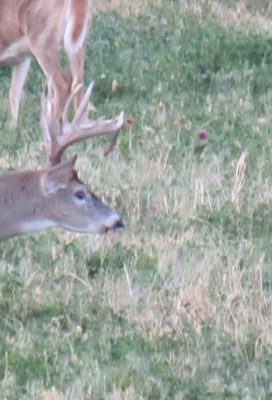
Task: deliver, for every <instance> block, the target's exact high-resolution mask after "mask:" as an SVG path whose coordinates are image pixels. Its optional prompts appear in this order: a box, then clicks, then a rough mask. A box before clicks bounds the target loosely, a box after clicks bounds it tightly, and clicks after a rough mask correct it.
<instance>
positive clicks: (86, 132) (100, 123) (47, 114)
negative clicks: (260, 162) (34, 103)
mask: <svg viewBox="0 0 272 400" xmlns="http://www.w3.org/2000/svg"><path fill="white" fill-rule="evenodd" d="M93 86H94V82H91V84H90V85H89V87H88V88H87V90H86V93H85V94H84V96H83V98H82V100H81V103H80V105H79V107H78V109H77V111H76V113H75V116H74V118H73V120H72V121H71V122H70V121H69V120H68V110H69V107H70V106H71V103H72V101H73V100H74V97H75V95H76V94H77V92H78V91H79V90H80V89H81V85H78V86H77V87H76V88H75V89H74V90H73V92H72V93H71V94H70V96H69V98H68V99H67V102H66V105H65V108H64V112H63V118H62V122H59V121H54V120H53V112H52V101H51V100H52V92H51V83H50V80H49V82H48V84H47V87H46V88H45V90H44V94H43V98H42V117H41V120H42V127H43V132H44V139H45V147H46V153H47V156H48V159H49V162H50V164H51V165H55V164H58V163H59V162H60V161H61V158H62V155H63V153H64V151H65V150H66V149H67V148H68V147H69V146H71V145H72V144H74V143H77V142H80V141H83V140H85V139H88V138H90V137H95V136H102V135H106V134H110V133H111V134H113V139H112V141H111V143H110V145H109V146H108V148H107V149H106V151H105V152H104V155H107V154H109V152H110V151H111V150H112V149H113V147H114V144H115V143H116V139H117V136H118V134H119V131H120V129H121V127H122V125H123V123H124V113H123V112H121V113H120V115H119V116H118V117H116V118H113V119H109V120H104V119H101V118H100V119H97V120H89V119H87V118H86V115H87V112H86V110H87V106H88V102H89V98H90V95H91V93H92V90H93ZM58 123H60V124H62V125H61V126H60V127H59V126H58Z"/></svg>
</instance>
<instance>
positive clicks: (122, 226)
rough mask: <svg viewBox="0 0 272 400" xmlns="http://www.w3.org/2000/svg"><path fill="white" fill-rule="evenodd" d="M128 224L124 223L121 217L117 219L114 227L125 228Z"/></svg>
mask: <svg viewBox="0 0 272 400" xmlns="http://www.w3.org/2000/svg"><path fill="white" fill-rule="evenodd" d="M125 226H126V225H125V223H124V221H123V220H122V219H121V218H120V219H118V220H117V221H116V223H115V225H114V227H113V228H114V229H120V228H124V227H125Z"/></svg>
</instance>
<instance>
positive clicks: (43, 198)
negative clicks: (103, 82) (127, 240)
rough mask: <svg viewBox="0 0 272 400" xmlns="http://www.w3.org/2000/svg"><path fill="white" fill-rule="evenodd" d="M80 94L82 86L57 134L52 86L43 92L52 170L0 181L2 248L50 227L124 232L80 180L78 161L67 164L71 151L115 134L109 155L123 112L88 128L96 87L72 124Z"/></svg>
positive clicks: (0, 177)
mask: <svg viewBox="0 0 272 400" xmlns="http://www.w3.org/2000/svg"><path fill="white" fill-rule="evenodd" d="M81 89H82V88H81V86H78V87H77V88H75V89H74V90H73V91H72V92H71V94H70V95H69V97H68V99H67V101H66V103H65V107H64V111H63V114H62V123H61V132H59V130H58V129H57V128H56V126H57V124H56V121H55V115H54V105H53V95H52V91H53V90H52V83H51V81H49V82H48V83H47V85H46V86H45V89H44V92H43V95H42V100H41V129H42V133H43V140H44V148H45V153H46V158H47V163H48V165H47V166H46V167H45V168H43V169H40V170H31V171H22V172H16V173H7V174H4V175H0V210H1V213H0V242H2V241H4V240H6V239H9V238H13V237H15V236H19V235H23V234H28V233H35V232H39V231H42V230H45V229H48V228H52V227H61V228H64V229H67V230H70V231H75V232H79V233H80V232H81V233H94V234H102V233H107V232H108V231H115V230H117V229H119V228H123V227H124V222H123V220H122V219H121V217H120V216H119V215H118V214H117V213H116V212H115V211H114V210H112V209H111V208H110V207H108V206H107V205H105V204H104V203H103V202H102V201H101V200H100V199H99V198H98V197H97V196H96V195H95V194H94V193H93V192H92V191H91V189H90V187H89V186H88V185H86V184H85V183H83V182H82V181H81V180H80V179H79V178H78V173H77V171H76V170H75V162H76V158H77V156H76V155H75V156H73V157H71V158H68V159H67V160H66V159H65V154H64V152H65V150H66V149H67V148H68V147H69V146H71V145H73V144H75V143H77V142H79V141H82V140H86V139H88V138H90V137H95V136H101V135H105V134H112V136H113V138H112V141H111V142H110V144H109V146H108V148H107V149H106V151H105V154H108V153H109V152H110V151H111V150H112V149H113V146H114V144H115V143H116V139H117V136H118V134H119V131H120V129H121V127H122V125H123V123H124V113H123V112H122V113H121V114H120V115H119V116H118V117H115V118H112V119H109V120H106V119H102V118H99V119H96V120H92V121H91V120H88V122H87V123H86V120H85V115H86V112H87V111H86V110H87V107H88V102H89V97H90V95H91V93H92V90H93V82H92V83H91V84H90V85H89V87H88V88H87V90H86V92H85V94H84V95H83V98H82V100H81V102H80V104H79V107H78V109H77V111H76V112H75V115H74V117H73V118H72V120H71V118H69V117H68V110H69V108H70V105H71V103H72V102H73V101H74V97H75V96H76V95H77V94H78V91H80V90H81Z"/></svg>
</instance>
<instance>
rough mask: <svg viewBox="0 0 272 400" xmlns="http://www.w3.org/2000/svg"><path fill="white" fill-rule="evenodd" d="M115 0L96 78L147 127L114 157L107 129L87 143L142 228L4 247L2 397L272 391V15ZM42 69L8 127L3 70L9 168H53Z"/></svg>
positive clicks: (82, 164)
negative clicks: (268, 25) (43, 117)
mask: <svg viewBox="0 0 272 400" xmlns="http://www.w3.org/2000/svg"><path fill="white" fill-rule="evenodd" d="M100 3H101V2H100ZM102 3H103V2H102ZM112 3H113V4H111V5H110V6H111V9H113V10H115V11H107V12H103V13H97V14H96V16H95V18H94V21H93V25H92V29H91V35H90V40H89V42H88V47H87V62H86V73H85V82H86V85H87V83H89V82H90V81H91V80H92V79H95V82H96V84H95V87H94V93H93V98H92V103H93V104H94V105H95V106H96V108H97V110H98V111H97V115H99V116H100V115H106V116H112V115H115V114H117V113H119V112H120V110H124V111H125V113H126V114H127V115H128V116H131V118H132V119H133V123H132V124H130V125H127V126H126V127H125V128H124V130H123V132H122V134H121V135H120V140H119V143H118V146H117V148H116V150H115V152H114V153H112V154H111V155H110V156H109V157H108V158H105V159H104V158H103V157H102V154H103V148H104V147H105V141H106V139H95V140H93V142H88V143H83V144H80V145H77V146H76V149H73V150H74V151H76V152H77V154H78V164H77V166H78V171H79V173H80V176H81V177H82V178H83V180H85V181H87V182H88V181H89V182H90V184H91V185H92V187H93V189H94V191H95V192H96V193H97V194H98V195H100V196H102V197H103V199H104V200H105V201H106V202H107V203H108V204H110V205H111V206H112V207H114V208H115V209H116V210H118V212H120V214H122V215H123V216H124V219H125V220H126V223H127V227H126V229H125V230H124V231H123V232H122V233H121V234H116V235H115V234H112V235H109V236H103V237H96V236H88V235H80V234H72V233H69V232H65V231H62V230H49V231H46V232H43V233H41V234H36V235H29V236H25V237H19V238H14V239H12V240H8V241H6V242H3V243H2V244H1V246H0V264H1V268H0V393H1V395H0V397H1V399H8V400H11V399H12V400H13V399H14V400H16V399H20V400H21V399H22V400H25V399H42V400H49V399H53V400H62V399H78V400H80V399H94V400H104V399H105V400H119V399H120V400H121V399H124V400H134V399H135V400H139V399H148V400H158V399H165V400H166V399H167V400H181V399H186V400H194V399H196V400H201V399H252V400H255V399H260V400H263V399H265V400H266V399H270V398H271V395H272V386H271V376H272V333H271V332H272V322H271V321H272V272H271V266H272V239H271V234H272V214H271V199H272V194H271V193H272V192H271V183H272V178H271V167H272V161H271V160H272V157H271V156H272V134H271V110H272V38H271V32H269V31H267V29H263V30H262V28H261V27H260V23H259V20H260V18H263V19H262V21H268V17H269V15H270V14H269V13H271V7H270V5H269V2H266V1H265V0H263V1H260V2H258V7H257V6H256V2H253V1H250V0H248V1H247V2H246V5H247V8H246V7H244V8H243V9H242V12H241V14H240V19H238V20H237V19H236V20H235V18H234V19H233V18H230V15H231V16H232V17H233V16H234V15H236V13H238V11H237V7H236V4H234V2H232V1H229V2H223V1H218V2H216V1H213V2H205V1H193V2H190V1H188V2H181V4H180V2H178V1H161V2H159V1H158V2H157V4H156V2H155V1H153V2H152V1H142V2H140V1H139V8H138V10H137V9H136V8H137V7H136V6H135V4H134V5H133V7H134V8H131V10H130V8H129V6H128V12H127V9H125V10H124V9H123V11H126V12H123V14H122V13H121V14H119V12H118V11H120V7H121V5H120V4H122V2H120V1H119V2H118V1H117V0H116V4H114V2H112ZM134 3H135V2H134ZM127 4H130V2H127ZM104 5H105V7H107V3H106V2H104ZM131 5H132V3H131ZM140 5H141V7H140ZM100 6H101V7H102V5H101V4H100ZM219 6H220V7H221V8H220V9H219V8H218V7H219ZM227 6H228V7H230V8H227ZM231 7H233V8H231ZM129 10H130V12H129ZM218 10H220V13H221V14H219V11H218ZM223 11H224V13H223ZM227 16H228V18H229V19H228V20H227ZM249 17H250V19H249ZM248 21H250V23H249V22H248ZM43 79H44V78H43V76H42V74H41V72H40V71H39V69H38V68H37V66H36V65H34V67H33V68H32V70H31V77H30V79H29V82H28V85H27V89H26V91H25V95H24V101H23V105H22V109H21V113H20V119H19V125H18V128H17V129H10V127H9V108H8V88H9V82H10V69H8V68H2V69H0V93H1V97H2V100H1V104H0V110H1V118H0V130H1V157H0V168H1V170H2V172H6V171H11V170H23V169H29V168H41V167H42V166H43V165H45V163H46V161H45V156H44V155H43V149H42V144H41V138H40V127H39V111H40V106H39V103H40V95H41V88H42V83H43ZM114 80H115V81H117V82H118V86H117V89H116V91H112V82H113V81H114ZM202 129H205V130H207V132H208V135H209V137H208V143H207V145H206V146H205V147H204V148H203V149H195V148H194V142H195V136H196V134H197V133H198V132H199V131H201V130H202ZM71 152H72V150H71Z"/></svg>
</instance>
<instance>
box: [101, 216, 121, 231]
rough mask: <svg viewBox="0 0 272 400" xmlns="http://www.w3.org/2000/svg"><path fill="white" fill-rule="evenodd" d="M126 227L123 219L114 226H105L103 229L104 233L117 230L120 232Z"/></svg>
mask: <svg viewBox="0 0 272 400" xmlns="http://www.w3.org/2000/svg"><path fill="white" fill-rule="evenodd" d="M124 227H125V224H124V222H123V221H122V220H121V219H118V220H117V221H116V222H115V223H114V225H112V226H105V225H104V226H103V228H102V232H103V233H108V232H109V231H116V230H117V229H118V230H119V229H121V228H124Z"/></svg>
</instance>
